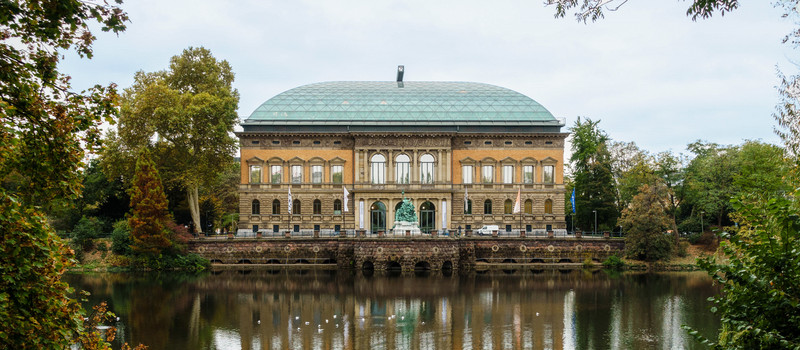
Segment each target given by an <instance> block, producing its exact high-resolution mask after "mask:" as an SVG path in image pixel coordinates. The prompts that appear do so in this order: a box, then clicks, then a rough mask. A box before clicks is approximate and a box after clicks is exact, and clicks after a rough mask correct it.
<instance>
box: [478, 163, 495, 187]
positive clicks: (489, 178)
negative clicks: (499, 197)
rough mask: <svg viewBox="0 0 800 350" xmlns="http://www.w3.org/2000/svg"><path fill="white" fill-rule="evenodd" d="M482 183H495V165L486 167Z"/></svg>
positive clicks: (484, 167)
mask: <svg viewBox="0 0 800 350" xmlns="http://www.w3.org/2000/svg"><path fill="white" fill-rule="evenodd" d="M481 182H483V183H485V184H490V183H493V182H494V165H484V166H483V174H482V177H481Z"/></svg>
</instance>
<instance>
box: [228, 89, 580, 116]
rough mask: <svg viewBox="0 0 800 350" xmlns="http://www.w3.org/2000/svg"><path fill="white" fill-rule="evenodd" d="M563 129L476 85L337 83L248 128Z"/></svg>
mask: <svg viewBox="0 0 800 350" xmlns="http://www.w3.org/2000/svg"><path fill="white" fill-rule="evenodd" d="M354 122H356V123H368V124H369V123H376V124H387V123H393V124H409V123H425V124H429V125H456V124H458V125H485V124H493V125H497V124H506V125H560V126H563V125H564V124H563V122H560V121H558V120H556V118H554V117H553V115H552V114H550V112H549V111H548V110H547V109H546V108H544V107H543V106H542V105H540V104H539V103H538V102H536V101H534V100H533V99H531V98H530V97H527V96H525V95H523V94H520V93H518V92H516V91H513V90H509V89H506V88H502V87H498V86H494V85H489V84H481V83H470V82H429V81H409V82H403V83H398V82H393V81H336V82H323V83H315V84H309V85H303V86H300V87H297V88H294V89H291V90H288V91H286V92H283V93H281V94H279V95H277V96H275V97H273V98H271V99H269V100H267V101H266V102H264V103H263V104H261V106H259V107H258V108H256V110H255V111H253V113H252V114H250V116H249V117H248V118H247V119H246V120H245V121H244V123H243V125H248V124H250V125H256V124H258V125H265V124H271V125H289V124H295V123H299V124H306V123H314V124H316V125H321V124H324V125H343V124H354Z"/></svg>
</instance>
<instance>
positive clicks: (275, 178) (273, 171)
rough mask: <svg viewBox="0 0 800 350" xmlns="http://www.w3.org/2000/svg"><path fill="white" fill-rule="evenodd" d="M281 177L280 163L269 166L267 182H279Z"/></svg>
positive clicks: (281, 167)
mask: <svg viewBox="0 0 800 350" xmlns="http://www.w3.org/2000/svg"><path fill="white" fill-rule="evenodd" d="M282 178H283V166H280V165H273V166H271V167H270V173H269V182H271V183H274V184H279V183H281V179H282Z"/></svg>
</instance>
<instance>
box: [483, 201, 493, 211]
mask: <svg viewBox="0 0 800 350" xmlns="http://www.w3.org/2000/svg"><path fill="white" fill-rule="evenodd" d="M483 213H484V214H491V213H492V200H491V199H487V200H485V201H483Z"/></svg>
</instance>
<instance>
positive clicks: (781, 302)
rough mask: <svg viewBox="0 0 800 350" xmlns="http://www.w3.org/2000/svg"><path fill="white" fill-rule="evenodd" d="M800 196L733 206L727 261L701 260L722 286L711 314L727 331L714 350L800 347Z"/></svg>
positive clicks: (740, 202)
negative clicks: (733, 231) (734, 226)
mask: <svg viewBox="0 0 800 350" xmlns="http://www.w3.org/2000/svg"><path fill="white" fill-rule="evenodd" d="M797 194H798V193H796V192H795V193H793V195H792V196H790V197H773V198H770V199H764V197H761V196H758V195H750V196H748V197H746V198H743V199H742V200H738V201H735V202H734V207H735V208H736V213H735V214H734V215H735V216H736V219H737V221H738V222H739V223H740V226H739V229H738V231H737V234H736V235H732V236H728V235H726V236H724V238H728V241H727V242H725V241H723V242H722V243H721V245H722V249H723V251H724V253H725V256H726V258H727V259H728V261H727V263H724V264H717V261H716V260H715V259H714V257H713V256H710V257H706V258H703V259H699V260H698V264H700V266H701V267H702V268H703V269H704V270H706V271H707V272H708V273H709V274H710V275H711V276H712V277H713V278H714V279H715V280H716V281H717V282H718V283H719V284H720V285H721V286H722V293H721V294H720V295H718V296H716V297H714V298H713V299H712V302H713V303H714V306H713V307H712V308H711V311H712V312H714V313H716V314H718V315H719V316H720V319H721V321H722V322H721V323H722V328H721V329H720V333H719V337H718V339H717V341H716V342H714V341H712V340H709V339H703V338H702V337H700V336H698V334H697V332H696V331H694V330H692V331H691V332H690V333H691V334H693V335H695V336H697V337H698V338H699V339H700V340H701V341H703V342H704V343H705V344H707V345H710V346H711V347H712V348H715V349H797V348H800V297H798V296H800V278H798V277H800V216H798V215H797V213H798V212H800V203H798V200H797V198H798V197H797Z"/></svg>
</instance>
